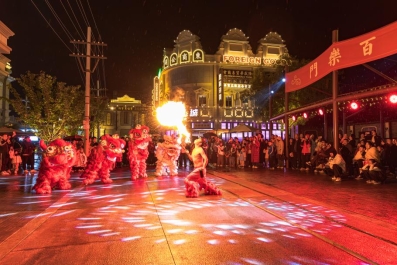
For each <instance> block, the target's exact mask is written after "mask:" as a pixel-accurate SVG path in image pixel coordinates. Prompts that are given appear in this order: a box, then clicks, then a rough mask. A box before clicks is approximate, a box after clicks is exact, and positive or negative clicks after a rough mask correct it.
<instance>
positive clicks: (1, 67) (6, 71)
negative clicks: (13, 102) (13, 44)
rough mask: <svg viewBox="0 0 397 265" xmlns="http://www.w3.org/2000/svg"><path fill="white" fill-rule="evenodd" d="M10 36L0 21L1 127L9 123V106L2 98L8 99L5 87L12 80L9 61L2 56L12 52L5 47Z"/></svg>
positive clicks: (7, 29)
mask: <svg viewBox="0 0 397 265" xmlns="http://www.w3.org/2000/svg"><path fill="white" fill-rule="evenodd" d="M12 36H14V32H12V31H11V30H10V29H9V28H8V27H7V26H6V25H5V24H4V23H3V22H1V21H0V96H1V97H2V99H0V124H1V125H2V126H3V125H4V124H7V123H9V122H10V105H9V103H8V101H6V100H4V98H9V94H10V91H9V90H8V88H7V85H8V84H9V83H10V82H12V81H14V79H13V78H12V77H11V76H10V74H11V65H10V59H8V58H7V57H5V56H4V54H10V52H11V51H12V49H11V48H10V47H9V46H8V45H7V40H8V38H9V37H12ZM11 122H13V121H11Z"/></svg>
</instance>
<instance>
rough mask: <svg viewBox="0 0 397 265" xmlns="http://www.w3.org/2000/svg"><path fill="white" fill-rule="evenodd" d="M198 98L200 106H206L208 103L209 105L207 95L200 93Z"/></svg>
mask: <svg viewBox="0 0 397 265" xmlns="http://www.w3.org/2000/svg"><path fill="white" fill-rule="evenodd" d="M198 100H199V104H198V105H199V106H200V107H205V106H206V105H207V97H206V96H204V95H199V98H198Z"/></svg>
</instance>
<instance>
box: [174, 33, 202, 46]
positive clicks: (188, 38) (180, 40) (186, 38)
mask: <svg viewBox="0 0 397 265" xmlns="http://www.w3.org/2000/svg"><path fill="white" fill-rule="evenodd" d="M199 40H200V38H199V37H198V36H196V35H194V34H192V33H191V32H190V30H184V31H181V32H179V35H178V37H177V38H176V40H174V42H175V43H176V44H184V43H187V42H189V43H192V42H198V41H199Z"/></svg>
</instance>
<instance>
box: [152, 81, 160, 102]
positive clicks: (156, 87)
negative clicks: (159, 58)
mask: <svg viewBox="0 0 397 265" xmlns="http://www.w3.org/2000/svg"><path fill="white" fill-rule="evenodd" d="M152 99H153V107H158V105H159V101H160V80H159V78H158V76H156V77H155V78H153V95H152Z"/></svg>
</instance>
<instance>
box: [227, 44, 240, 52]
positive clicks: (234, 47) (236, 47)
mask: <svg viewBox="0 0 397 265" xmlns="http://www.w3.org/2000/svg"><path fill="white" fill-rule="evenodd" d="M230 50H231V51H237V52H241V51H243V45H241V44H230Z"/></svg>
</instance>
